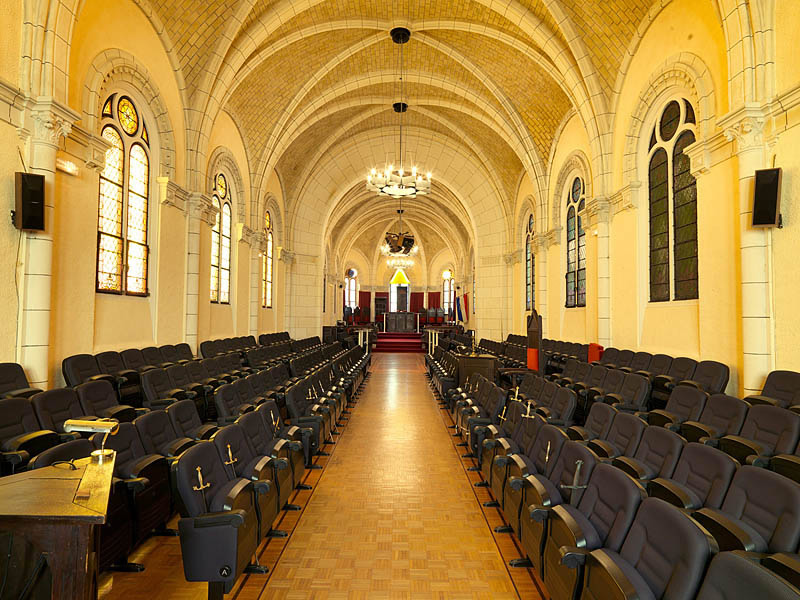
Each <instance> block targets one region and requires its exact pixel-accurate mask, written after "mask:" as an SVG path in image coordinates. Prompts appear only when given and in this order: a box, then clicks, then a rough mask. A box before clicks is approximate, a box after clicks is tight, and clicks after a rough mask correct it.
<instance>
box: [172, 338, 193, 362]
mask: <svg viewBox="0 0 800 600" xmlns="http://www.w3.org/2000/svg"><path fill="white" fill-rule="evenodd" d="M175 352H176V354H177V355H178V358H179V359H180V360H194V354H193V353H192V347H191V346H190V345H189V344H187V343H186V342H181V343H180V344H176V345H175Z"/></svg>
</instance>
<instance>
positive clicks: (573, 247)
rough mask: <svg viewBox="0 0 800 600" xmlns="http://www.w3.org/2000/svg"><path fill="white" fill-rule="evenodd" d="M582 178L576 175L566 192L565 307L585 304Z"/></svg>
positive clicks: (584, 239) (584, 237)
mask: <svg viewBox="0 0 800 600" xmlns="http://www.w3.org/2000/svg"><path fill="white" fill-rule="evenodd" d="M585 191H586V188H585V186H584V184H583V179H581V178H580V177H576V178H575V179H574V180H573V181H572V186H571V187H570V190H569V192H568V194H567V272H566V275H565V279H566V303H565V305H566V307H567V308H574V307H576V306H586V232H585V231H584V229H583V217H582V216H581V214H580V213H581V212H583V209H584V207H585V205H586V199H585V196H584V195H585Z"/></svg>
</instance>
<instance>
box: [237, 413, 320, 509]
mask: <svg viewBox="0 0 800 600" xmlns="http://www.w3.org/2000/svg"><path fill="white" fill-rule="evenodd" d="M236 423H237V424H238V425H239V426H240V427H241V428H242V430H243V431H244V434H245V436H247V441H248V443H249V444H250V447H251V448H252V449H253V452H254V453H255V454H257V455H260V456H271V457H273V458H282V459H284V460H285V461H286V462H287V464H288V466H289V468H288V469H276V470H275V473H274V479H273V481H274V482H275V484H276V485H277V487H278V497H279V499H280V502H279V504H280V506H281V508H283V507H285V506H286V505H287V503H288V502H289V498H290V497H291V495H292V491H293V490H294V489H295V486H297V485H298V484H300V483H301V482H302V479H303V476H304V475H305V465H304V462H303V444H302V442H300V441H296V440H288V439H284V438H281V437H279V436H278V435H277V432H276V429H275V428H273V427H267V424H266V423H265V421H264V415H263V414H262V413H259V412H258V411H255V412H250V413H247V414H245V415H242V416H241V417H239V418H238V419H237V420H236Z"/></svg>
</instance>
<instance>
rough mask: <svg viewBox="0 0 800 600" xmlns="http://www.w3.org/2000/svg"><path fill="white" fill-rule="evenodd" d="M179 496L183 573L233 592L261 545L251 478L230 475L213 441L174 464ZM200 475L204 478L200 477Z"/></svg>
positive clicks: (214, 588) (212, 588)
mask: <svg viewBox="0 0 800 600" xmlns="http://www.w3.org/2000/svg"><path fill="white" fill-rule="evenodd" d="M175 472H176V481H177V490H178V493H179V495H180V498H181V505H182V507H183V508H182V510H181V517H182V518H181V519H180V521H178V531H179V532H180V539H181V555H182V558H183V573H184V576H185V577H186V580H187V581H207V582H208V583H209V597H211V594H212V592H215V593H216V594H217V597H221V593H220V592H224V593H227V592H230V591H231V589H233V585H234V583H235V582H236V579H237V578H238V577H239V575H240V574H241V573H242V572H243V571H244V570H245V568H246V567H247V566H248V563H249V561H250V557H251V556H253V555H254V554H255V551H256V548H257V546H258V539H259V536H258V516H257V514H256V508H255V505H254V501H253V491H252V490H253V482H252V481H249V480H247V479H244V478H241V477H239V478H234V479H230V478H229V477H228V475H227V474H226V472H225V466H224V465H223V464H222V461H221V459H220V457H219V454H218V452H217V450H216V448H215V447H214V444H212V443H211V442H200V443H198V444H196V445H195V446H193V447H192V448H189V450H187V451H186V452H184V453H183V454H182V455H181V458H180V459H179V460H178V463H177V465H176V468H175ZM200 477H202V479H200Z"/></svg>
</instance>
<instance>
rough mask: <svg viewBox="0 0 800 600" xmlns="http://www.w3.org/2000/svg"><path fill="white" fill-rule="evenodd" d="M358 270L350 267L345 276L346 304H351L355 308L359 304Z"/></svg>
mask: <svg viewBox="0 0 800 600" xmlns="http://www.w3.org/2000/svg"><path fill="white" fill-rule="evenodd" d="M357 280H358V271H356V270H355V269H348V271H347V274H346V276H345V278H344V305H345V306H349V307H350V308H352V309H353V310H355V309H356V307H357V306H358V297H357V294H356V291H357V289H358V281H357Z"/></svg>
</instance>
